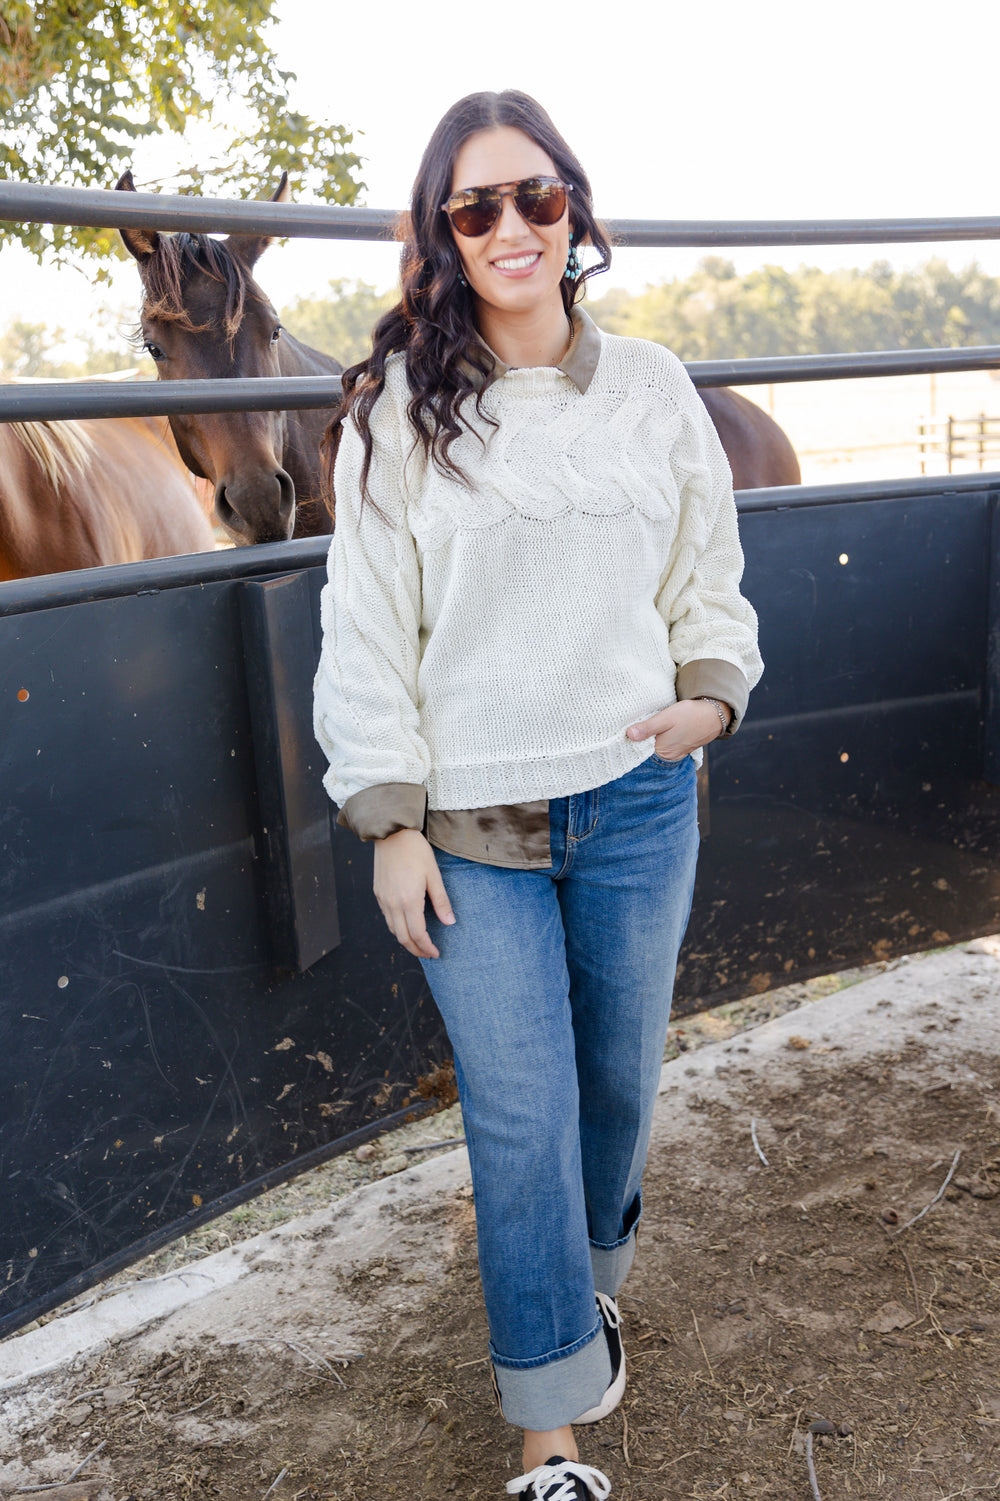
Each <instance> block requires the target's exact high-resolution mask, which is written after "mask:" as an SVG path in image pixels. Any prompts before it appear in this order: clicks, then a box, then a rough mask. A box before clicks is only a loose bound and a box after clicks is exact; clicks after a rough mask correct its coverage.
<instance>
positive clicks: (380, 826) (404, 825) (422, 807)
mask: <svg viewBox="0 0 1000 1501" xmlns="http://www.w3.org/2000/svg"><path fill="white" fill-rule="evenodd" d="M426 818H427V788H426V787H418V786H417V785H415V784H414V783H413V782H383V783H381V784H380V785H379V786H377V787H362V789H361V791H360V792H352V794H351V796H350V797H349V798H348V799H347V801H346V802H345V803H344V806H343V807H342V808H341V810H340V812H339V813H338V814H337V822H338V823H339V824H340V826H341V828H344V829H350V831H351V833H352V834H357V836H358V838H359V839H388V837H389V835H390V834H398V833H399V831H400V829H418V830H420V831H421V832H422V831H423V827H424V823H425V821H426Z"/></svg>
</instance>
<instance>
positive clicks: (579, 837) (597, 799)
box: [566, 787, 601, 844]
mask: <svg viewBox="0 0 1000 1501" xmlns="http://www.w3.org/2000/svg"><path fill="white" fill-rule="evenodd" d="M600 812H601V789H600V787H595V788H594V816H593V818H592V819H591V822H590V827H589V828H588V829H584V831H583V833H582V834H569V833H567V835H566V838H567V842H568V841H570V840H572V842H573V843H574V844H582V843H583V841H584V840H585V839H589V838H590V836H591V834H592V833H593V832H594V830H595V829H596V828H597V820H598V818H599V816H600Z"/></svg>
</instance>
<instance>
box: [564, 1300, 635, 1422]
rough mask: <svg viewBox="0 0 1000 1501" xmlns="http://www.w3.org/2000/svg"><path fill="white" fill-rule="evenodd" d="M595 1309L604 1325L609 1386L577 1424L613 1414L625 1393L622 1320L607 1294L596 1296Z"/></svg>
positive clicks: (613, 1301)
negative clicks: (609, 1362) (609, 1371)
mask: <svg viewBox="0 0 1000 1501" xmlns="http://www.w3.org/2000/svg"><path fill="white" fill-rule="evenodd" d="M597 1308H598V1312H599V1313H600V1315H601V1320H602V1322H603V1324H604V1338H605V1339H606V1340H607V1342H608V1354H609V1355H610V1357H611V1385H610V1386H609V1387H608V1389H607V1391H606V1392H605V1393H604V1396H603V1397H602V1398H601V1400H600V1402H598V1404H597V1406H596V1407H590V1408H588V1409H587V1411H586V1412H585V1413H583V1415H582V1416H581V1417H578V1418H575V1419H574V1421H575V1422H577V1423H599V1422H600V1421H601V1419H602V1418H606V1417H607V1415H608V1413H609V1412H614V1410H615V1408H616V1407H617V1406H618V1404H619V1402H620V1401H621V1399H622V1397H623V1395H624V1392H625V1346H624V1345H623V1344H622V1320H621V1314H620V1313H619V1312H618V1304H617V1303H616V1302H615V1300H614V1298H609V1297H608V1295H607V1293H598V1294H597Z"/></svg>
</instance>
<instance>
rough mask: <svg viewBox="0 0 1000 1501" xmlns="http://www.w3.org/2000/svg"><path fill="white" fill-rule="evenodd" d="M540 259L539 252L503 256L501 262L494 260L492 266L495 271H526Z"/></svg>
mask: <svg viewBox="0 0 1000 1501" xmlns="http://www.w3.org/2000/svg"><path fill="white" fill-rule="evenodd" d="M541 258H542V252H541V251H540V250H534V251H532V253H531V254H530V255H511V256H505V257H504V259H503V260H495V261H493V262H492V265H493V267H494V269H495V270H497V271H527V270H528V269H529V268H530V267H531V266H534V265H535V264H536V263H537V262H538V261H540V260H541Z"/></svg>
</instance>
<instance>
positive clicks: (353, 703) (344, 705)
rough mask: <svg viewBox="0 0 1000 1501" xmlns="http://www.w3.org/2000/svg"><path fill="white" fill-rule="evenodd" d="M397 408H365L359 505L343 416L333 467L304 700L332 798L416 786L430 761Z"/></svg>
mask: <svg viewBox="0 0 1000 1501" xmlns="http://www.w3.org/2000/svg"><path fill="white" fill-rule="evenodd" d="M397 410H398V409H397V408H396V407H395V406H394V403H393V399H392V393H391V392H390V391H389V390H388V389H386V390H385V391H383V393H382V395H381V396H380V397H379V400H378V401H377V402H376V404H375V408H374V411H373V414H372V424H371V431H372V438H373V443H374V449H373V455H372V464H371V471H370V476H369V498H368V499H367V500H366V501H365V503H364V506H363V507H362V503H361V466H362V462H363V458H364V446H363V443H362V440H361V436H360V434H359V432H358V430H357V428H356V427H355V425H354V423H353V422H352V421H351V420H350V419H348V420H347V421H346V422H345V423H344V427H343V431H342V435H341V439H340V447H339V449H338V452H337V461H336V466H335V470H334V493H335V496H336V525H335V528H334V534H333V542H332V544H331V547H330V555H329V561H328V565H327V582H326V584H325V586H324V588H323V594H322V603H321V616H322V627H323V645H322V650H321V653H320V661H319V668H318V671H317V673H316V679H315V684H314V689H313V694H314V699H313V702H314V724H315V731H316V738H317V739H318V741H319V743H320V745H321V747H322V749H323V751H324V753H325V755H326V757H327V760H328V761H329V763H330V769H329V771H328V772H327V774H326V776H325V777H324V779H323V785H324V786H325V787H326V790H327V792H328V793H329V794H330V796H331V798H332V799H333V801H334V802H336V803H338V804H341V805H343V804H344V803H346V802H347V800H348V799H349V798H351V797H354V796H356V795H357V793H359V792H362V791H364V790H365V789H368V788H373V787H378V786H384V785H386V784H401V783H405V784H411V785H414V786H415V787H420V788H422V787H424V786H425V785H426V780H427V773H428V769H429V765H430V757H429V754H428V750H427V746H426V744H425V742H424V740H423V739H422V737H421V734H420V723H419V714H418V711H417V671H418V667H419V662H420V649H419V631H420V569H419V566H418V561H417V555H416V548H415V545H414V541H413V537H412V535H411V534H410V531H409V528H408V526H407V524H406V504H405V490H404V476H403V467H404V455H403V451H402V442H401V435H400V430H399V429H400V422H399V419H398V416H397ZM372 502H374V504H373V503H372ZM355 806H357V805H355Z"/></svg>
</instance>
